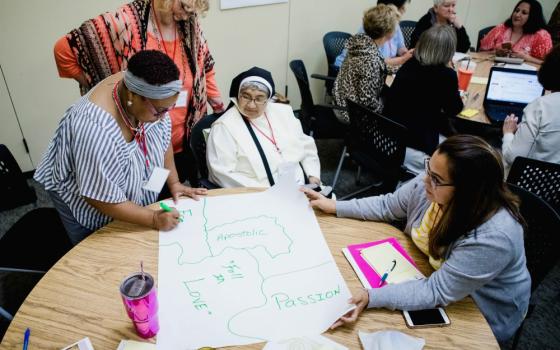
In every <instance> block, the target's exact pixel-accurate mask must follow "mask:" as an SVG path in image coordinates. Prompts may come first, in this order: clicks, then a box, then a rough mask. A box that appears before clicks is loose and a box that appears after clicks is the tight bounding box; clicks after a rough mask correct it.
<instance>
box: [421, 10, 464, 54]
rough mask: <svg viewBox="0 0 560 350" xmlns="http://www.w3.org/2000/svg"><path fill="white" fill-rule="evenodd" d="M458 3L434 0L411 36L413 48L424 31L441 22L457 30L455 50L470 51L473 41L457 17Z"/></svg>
mask: <svg viewBox="0 0 560 350" xmlns="http://www.w3.org/2000/svg"><path fill="white" fill-rule="evenodd" d="M456 5H457V0H434V7H432V8H431V9H430V10H429V11H428V13H426V14H425V15H424V16H423V17H422V18H420V20H419V21H418V23H416V27H415V28H414V31H413V32H412V36H411V38H410V46H412V48H414V47H416V43H417V42H418V40H420V36H421V35H422V33H424V32H425V31H426V30H428V29H429V28H431V27H432V26H434V25H436V24H439V25H448V26H450V27H452V28H453V29H454V30H455V35H456V36H457V45H456V47H455V51H458V52H467V51H469V48H470V47H471V41H470V39H469V35H468V34H467V30H466V29H465V26H463V24H462V23H461V21H460V20H459V18H458V17H457V13H456V12H455V6H456Z"/></svg>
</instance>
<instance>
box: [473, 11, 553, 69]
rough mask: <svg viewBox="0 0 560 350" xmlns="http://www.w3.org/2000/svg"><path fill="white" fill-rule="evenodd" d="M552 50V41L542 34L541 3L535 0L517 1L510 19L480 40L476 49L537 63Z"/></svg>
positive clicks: (543, 32) (543, 22)
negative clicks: (493, 51)
mask: <svg viewBox="0 0 560 350" xmlns="http://www.w3.org/2000/svg"><path fill="white" fill-rule="evenodd" d="M551 49H552V38H551V37H550V34H549V33H548V32H547V31H546V22H545V20H544V15H543V11H542V6H541V4H540V3H539V2H538V1H536V0H521V1H519V2H518V3H517V5H515V7H514V8H513V12H512V13H511V16H510V17H509V18H508V19H507V20H506V21H505V22H504V23H502V24H498V25H497V26H495V27H494V28H493V29H492V30H491V31H490V32H489V33H488V34H486V35H485V36H484V38H482V40H481V41H480V50H481V51H489V50H496V54H497V55H500V56H505V55H508V54H509V55H511V56H513V57H519V58H523V59H524V60H525V61H528V62H532V63H537V64H541V63H542V60H543V58H544V56H546V54H547V53H548V52H549V51H550V50H551Z"/></svg>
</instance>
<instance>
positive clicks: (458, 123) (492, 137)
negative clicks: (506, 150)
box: [448, 117, 502, 149]
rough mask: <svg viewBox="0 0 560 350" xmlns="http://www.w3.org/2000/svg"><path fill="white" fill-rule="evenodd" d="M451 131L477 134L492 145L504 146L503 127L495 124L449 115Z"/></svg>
mask: <svg viewBox="0 0 560 350" xmlns="http://www.w3.org/2000/svg"><path fill="white" fill-rule="evenodd" d="M448 121H449V127H450V129H451V133H452V134H453V135H455V134H467V135H475V136H479V137H481V138H483V139H484V140H485V141H486V142H488V143H489V144H490V145H491V146H492V147H494V148H497V149H501V148H502V128H500V127H499V126H497V125H494V124H486V123H479V122H476V121H473V120H467V119H464V118H460V117H449V118H448Z"/></svg>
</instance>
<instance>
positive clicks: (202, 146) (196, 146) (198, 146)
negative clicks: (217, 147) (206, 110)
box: [190, 114, 221, 179]
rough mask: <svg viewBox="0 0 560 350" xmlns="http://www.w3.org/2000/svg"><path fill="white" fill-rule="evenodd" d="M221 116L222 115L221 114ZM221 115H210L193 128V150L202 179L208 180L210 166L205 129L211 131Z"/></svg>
mask: <svg viewBox="0 0 560 350" xmlns="http://www.w3.org/2000/svg"><path fill="white" fill-rule="evenodd" d="M220 115H221V114H220ZM220 115H219V114H208V115H207V116H205V117H204V118H202V119H200V120H199V121H198V122H197V123H196V124H195V125H194V126H193V128H192V131H191V137H190V146H191V150H192V153H193V156H194V159H195V162H196V165H197V168H198V174H199V176H200V178H201V179H207V178H208V165H207V164H206V137H205V135H204V129H209V128H210V127H211V126H212V124H213V123H214V122H215V121H216V120H217V119H218V118H219V117H220Z"/></svg>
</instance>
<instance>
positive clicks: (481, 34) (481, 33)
mask: <svg viewBox="0 0 560 350" xmlns="http://www.w3.org/2000/svg"><path fill="white" fill-rule="evenodd" d="M494 27H495V26H490V27H486V28H482V29H481V30H479V31H478V38H477V40H476V51H480V41H482V39H483V38H484V37H485V36H486V34H488V33H489V32H490V31H491V30H492V29H494Z"/></svg>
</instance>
